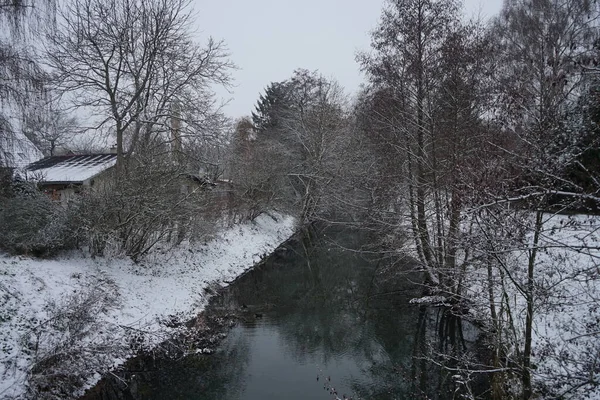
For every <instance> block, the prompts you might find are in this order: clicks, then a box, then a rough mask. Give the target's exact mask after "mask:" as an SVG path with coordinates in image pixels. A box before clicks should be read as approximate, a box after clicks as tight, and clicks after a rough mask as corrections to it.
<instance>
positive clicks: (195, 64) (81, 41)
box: [48, 0, 232, 170]
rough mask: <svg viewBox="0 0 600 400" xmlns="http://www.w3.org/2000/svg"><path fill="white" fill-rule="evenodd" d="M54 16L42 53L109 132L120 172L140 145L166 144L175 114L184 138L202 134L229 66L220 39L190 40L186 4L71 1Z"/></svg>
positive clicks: (61, 84) (60, 81) (181, 0)
mask: <svg viewBox="0 0 600 400" xmlns="http://www.w3.org/2000/svg"><path fill="white" fill-rule="evenodd" d="M59 15H60V19H59V31H58V33H57V34H56V35H53V36H52V45H51V46H50V47H49V51H48V59H49V64H50V66H51V67H52V69H53V70H54V72H55V79H56V82H57V87H58V88H59V89H60V90H62V91H63V92H64V93H69V94H70V98H69V99H70V101H71V102H72V103H73V105H74V106H76V107H85V108H86V109H87V110H92V111H94V112H95V113H96V114H97V115H98V116H99V117H100V121H99V124H98V128H101V127H104V126H105V125H107V124H108V125H109V126H111V127H112V128H113V129H114V132H115V135H116V141H117V159H118V161H117V169H118V170H121V169H122V166H123V161H124V157H125V153H128V154H131V150H133V149H134V148H136V146H140V145H141V144H140V143H144V144H145V145H148V143H150V142H152V139H153V137H154V138H156V137H157V136H158V137H160V138H161V139H162V140H163V142H167V143H169V142H170V139H169V138H168V137H169V132H170V126H171V121H172V120H173V119H176V120H179V121H180V122H184V123H180V131H181V134H182V135H183V134H196V133H198V132H201V133H206V132H203V127H204V126H205V125H206V122H207V121H211V120H212V118H213V115H214V113H215V110H214V109H213V105H214V100H213V97H212V96H213V95H212V91H211V85H213V84H228V83H229V75H228V71H229V70H230V68H231V67H232V64H231V63H230V62H229V61H228V59H227V52H226V49H225V47H224V44H223V43H222V42H217V41H214V40H213V39H209V40H208V41H207V43H206V45H205V46H200V45H198V44H197V43H196V42H195V41H194V40H193V38H192V31H191V27H190V23H191V18H192V15H191V13H190V11H189V1H187V0H152V1H144V2H137V1H133V0H126V1H117V0H110V1H108V2H107V1H100V0H75V1H73V2H69V3H67V4H66V6H65V7H64V8H62V9H61V10H60V12H59ZM186 130H187V132H186ZM126 137H127V138H126ZM126 143H128V144H129V148H126V147H125V146H126Z"/></svg>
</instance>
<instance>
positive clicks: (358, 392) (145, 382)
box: [85, 230, 487, 400]
mask: <svg viewBox="0 0 600 400" xmlns="http://www.w3.org/2000/svg"><path fill="white" fill-rule="evenodd" d="M361 240H363V238H362V236H361V235H359V234H356V233H349V232H344V231H343V230H338V231H336V232H332V231H331V230H330V231H329V234H326V233H320V234H318V235H314V236H313V237H312V238H309V237H306V236H305V237H303V238H302V239H301V240H295V241H292V242H291V243H288V244H287V245H286V246H285V247H284V248H280V249H279V250H278V251H276V252H275V253H274V254H273V255H272V256H271V257H269V258H268V259H267V260H266V262H265V263H263V264H261V265H260V266H258V267H257V268H255V269H253V270H252V271H251V272H249V273H247V274H245V275H244V276H242V277H240V278H239V279H237V280H236V281H235V282H234V283H233V284H231V285H230V286H229V287H227V288H226V289H225V290H223V291H222V292H221V293H220V294H219V295H217V296H215V297H214V298H213V300H212V301H211V303H210V305H209V307H208V308H207V310H206V312H207V313H212V314H214V315H220V314H223V315H224V314H231V313H234V314H235V315H236V316H237V318H236V321H237V323H236V325H235V327H233V328H232V329H231V330H229V332H228V334H227V337H226V338H225V339H224V340H223V341H222V342H221V344H220V345H219V346H218V347H217V348H216V351H215V352H214V353H213V354H210V355H193V356H187V357H185V358H183V359H180V360H166V359H152V360H145V361H144V362H140V363H134V364H132V365H137V367H135V369H134V370H131V371H129V374H128V375H127V376H128V382H127V384H124V383H123V382H121V381H119V380H117V379H105V380H104V381H103V383H102V387H101V388H100V389H98V388H97V389H96V390H95V392H94V393H95V394H94V395H88V396H86V397H85V399H86V400H92V399H102V400H107V399H111V400H112V399H196V400H235V399H240V400H241V399H244V400H269V399H289V400H296V399H297V400H300V399H303V400H306V399H323V400H325V399H335V398H336V397H337V398H340V399H344V396H345V397H346V398H352V399H381V400H391V399H440V400H444V399H452V398H460V397H458V396H459V395H467V394H468V392H469V391H470V390H474V391H475V392H474V394H475V395H477V396H480V397H483V398H485V389H486V387H487V382H485V379H483V378H482V377H477V376H476V377H475V378H473V377H471V380H472V382H471V384H470V385H469V386H468V387H469V388H470V389H467V386H465V385H463V384H462V382H464V381H465V379H466V376H465V375H464V374H461V373H460V372H458V371H457V370H453V369H452V370H445V369H442V368H440V367H439V366H438V362H437V361H436V362H432V360H438V361H439V360H440V359H441V358H442V356H441V354H446V355H455V356H457V357H456V358H457V359H458V358H461V357H464V356H465V354H471V356H472V357H473V355H474V354H477V353H478V351H477V349H478V348H479V347H480V346H479V345H478V343H477V340H478V334H477V330H476V329H475V328H474V327H472V326H471V325H469V324H467V323H462V322H461V321H460V319H457V318H453V317H452V318H449V317H448V313H447V310H444V309H441V308H427V307H424V306H417V305H412V304H410V303H409V301H410V299H411V298H414V297H418V296H419V294H420V293H421V288H420V286H419V282H420V281H421V277H420V275H419V274H418V273H416V272H414V270H413V268H412V267H413V261H412V260H411V259H410V258H409V257H405V258H404V259H401V258H400V257H394V258H391V259H390V258H389V257H385V258H384V257H382V256H381V255H379V254H370V253H364V252H357V251H354V250H351V249H357V248H358V247H360V244H361V243H360V242H361ZM392 260H393V262H392ZM140 365H143V367H142V368H140V367H139V366H140ZM446 365H447V366H450V367H451V368H458V367H460V362H458V361H453V360H450V361H446Z"/></svg>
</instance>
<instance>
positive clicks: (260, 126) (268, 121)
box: [252, 81, 289, 133]
mask: <svg viewBox="0 0 600 400" xmlns="http://www.w3.org/2000/svg"><path fill="white" fill-rule="evenodd" d="M288 107H289V84H288V83H287V82H286V81H283V82H272V83H270V84H269V86H267V87H266V89H265V93H264V94H261V95H260V96H259V99H258V101H257V103H256V106H255V111H253V112H252V123H253V124H254V128H255V129H256V131H257V132H258V133H264V132H265V131H267V130H273V129H275V128H277V127H278V126H279V125H281V122H280V121H279V120H280V118H281V117H282V115H283V114H284V113H285V111H286V109H287V108H288Z"/></svg>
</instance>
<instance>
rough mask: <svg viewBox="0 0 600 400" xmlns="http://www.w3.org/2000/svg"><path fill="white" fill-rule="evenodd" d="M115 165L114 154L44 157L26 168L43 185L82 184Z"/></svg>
mask: <svg viewBox="0 0 600 400" xmlns="http://www.w3.org/2000/svg"><path fill="white" fill-rule="evenodd" d="M116 163H117V155H116V154H86V155H64V156H52V157H46V158H44V159H42V160H40V161H37V162H34V163H33V164H30V165H29V167H27V173H28V175H30V176H31V177H33V178H34V179H36V180H39V181H41V182H45V183H73V184H77V183H83V182H84V181H86V180H88V179H90V178H93V177H94V176H96V175H98V174H100V173H102V172H104V171H106V170H107V169H109V168H111V167H112V166H114V165H115V164H116Z"/></svg>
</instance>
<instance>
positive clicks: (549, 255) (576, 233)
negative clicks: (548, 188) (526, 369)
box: [467, 214, 600, 400]
mask: <svg viewBox="0 0 600 400" xmlns="http://www.w3.org/2000/svg"><path fill="white" fill-rule="evenodd" d="M531 218H533V216H531ZM532 236H533V235H532V234H531V233H530V234H528V235H527V236H526V239H527V240H529V246H524V247H523V248H519V249H512V250H511V249H508V250H507V255H506V260H507V262H506V265H507V269H506V272H507V273H509V275H508V276H507V277H506V279H505V281H504V283H503V284H501V283H500V282H499V281H496V285H495V287H494V288H493V290H494V292H495V296H496V301H495V303H496V306H497V309H498V310H504V308H505V307H503V306H501V304H502V299H501V296H502V290H505V291H506V298H508V299H510V302H509V306H510V307H511V308H512V313H513V317H514V323H515V327H514V329H513V330H510V332H511V334H512V335H515V336H516V340H517V341H518V342H519V343H523V340H524V339H523V335H524V331H525V327H524V326H525V319H526V314H527V311H526V309H527V307H526V301H525V297H524V294H523V292H522V291H521V290H520V288H524V287H525V284H526V279H527V267H528V260H529V255H530V251H531V247H530V246H531V243H532ZM472 276H473V280H472V281H471V282H470V285H469V286H470V291H469V293H467V296H468V297H469V298H471V299H473V300H474V301H473V304H479V305H480V308H479V310H478V312H477V314H479V315H478V316H477V318H479V319H489V318H490V316H489V309H488V308H487V307H485V304H486V302H487V301H488V299H487V297H485V296H486V294H487V293H488V290H487V280H488V276H487V273H486V269H485V268H479V269H476V270H475V271H473V275H472ZM496 278H498V277H496ZM534 281H535V283H534V287H535V290H534V304H535V305H534V310H533V313H534V314H533V316H534V318H533V332H532V342H533V343H532V366H533V370H532V377H533V380H534V382H535V384H536V387H537V388H538V389H539V391H541V392H544V391H545V390H549V392H550V393H553V395H555V396H558V398H567V399H588V400H591V399H593V400H599V399H600V340H599V339H600V217H598V216H587V215H572V216H565V215H553V214H545V215H544V220H543V227H542V229H541V232H540V240H539V244H538V253H537V257H536V260H535V267H534ZM515 282H516V283H517V284H515ZM500 312H502V311H500ZM508 351H509V352H511V351H512V352H516V349H508ZM541 398H546V395H545V394H542V395H541ZM550 398H554V397H550Z"/></svg>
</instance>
